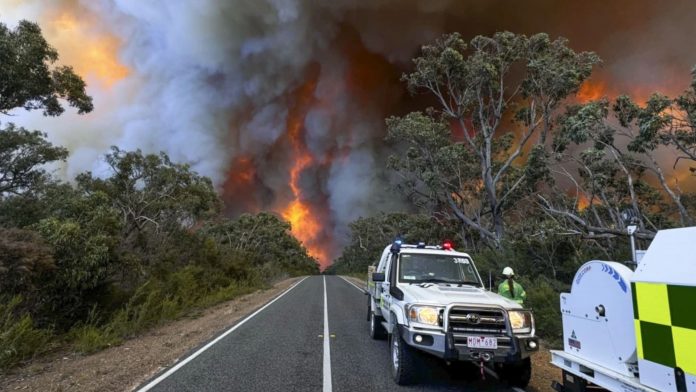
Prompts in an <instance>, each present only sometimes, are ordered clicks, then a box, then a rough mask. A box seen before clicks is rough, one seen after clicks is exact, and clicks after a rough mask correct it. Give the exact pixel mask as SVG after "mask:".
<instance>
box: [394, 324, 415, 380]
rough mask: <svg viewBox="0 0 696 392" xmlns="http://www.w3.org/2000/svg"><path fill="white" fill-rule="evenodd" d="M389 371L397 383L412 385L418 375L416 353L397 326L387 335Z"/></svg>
mask: <svg viewBox="0 0 696 392" xmlns="http://www.w3.org/2000/svg"><path fill="white" fill-rule="evenodd" d="M389 337H390V339H389V352H390V354H391V355H390V359H391V372H392V377H393V378H394V381H396V383H397V384H399V385H412V384H415V383H416V381H417V376H418V357H417V355H418V353H417V352H416V350H415V349H414V348H413V347H411V346H409V345H408V344H406V342H404V340H403V339H402V338H401V334H400V333H399V330H398V328H396V327H394V331H393V333H392V334H390V335H389Z"/></svg>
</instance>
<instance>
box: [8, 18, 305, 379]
mask: <svg viewBox="0 0 696 392" xmlns="http://www.w3.org/2000/svg"><path fill="white" fill-rule="evenodd" d="M0 53H1V54H0V60H1V61H2V67H0V115H3V114H8V113H9V112H10V111H11V110H15V109H21V108H23V109H26V110H43V112H44V114H45V115H47V116H55V115H59V114H61V113H62V112H63V110H64V108H63V107H62V106H61V102H65V101H67V103H69V104H70V105H71V106H74V107H76V108H77V110H78V112H79V113H86V112H89V111H91V110H92V100H91V98H90V97H89V96H87V95H86V94H85V90H84V88H85V84H84V82H83V81H82V80H81V79H80V78H79V76H77V75H75V74H74V73H73V71H72V69H71V68H70V67H54V66H53V64H54V62H55V61H56V60H57V58H58V54H57V53H56V52H55V50H53V49H52V48H51V47H50V46H49V45H48V44H47V43H46V41H45V40H44V38H43V37H42V35H41V31H40V29H39V27H38V26H37V25H36V24H33V23H30V22H26V21H25V22H21V23H20V24H19V26H18V27H17V28H16V29H14V30H10V29H8V28H7V27H6V26H5V25H3V24H1V23H0ZM6 118H8V119H11V117H6ZM0 119H2V117H0ZM68 154H69V152H68V151H67V150H66V149H65V148H62V147H60V146H54V145H53V144H51V143H50V142H49V141H48V140H47V139H46V135H45V134H43V133H41V132H40V131H31V130H27V129H24V128H21V127H16V126H15V125H13V124H11V123H3V124H0V371H3V369H5V370H6V369H8V368H10V367H12V366H15V365H16V364H18V363H20V362H21V361H23V360H25V359H28V358H31V357H33V356H35V355H38V354H41V353H43V352H46V351H49V350H52V349H54V348H56V347H65V346H68V347H74V348H75V349H77V350H78V351H81V352H84V353H89V352H94V351H97V350H100V349H102V348H105V347H108V346H111V345H114V344H118V343H119V342H121V341H122V340H123V339H126V338H128V337H131V336H133V335H134V334H137V333H138V332H141V331H143V330H146V329H148V328H151V327H153V326H156V325H158V324H159V323H161V322H162V321H164V320H171V319H175V318H178V317H181V316H183V315H186V314H189V313H190V312H191V311H193V310H194V309H197V308H204V307H207V306H210V305H212V304H215V303H218V302H221V301H225V300H228V299H231V298H234V297H237V296H239V295H242V294H245V293H249V292H252V291H254V290H257V289H259V288H263V287H265V286H267V285H268V284H269V283H270V282H271V281H273V280H276V279H280V278H283V277H288V276H295V275H302V274H315V273H318V266H317V263H316V260H314V259H313V258H311V257H310V256H309V255H308V254H307V251H306V249H305V248H304V247H303V246H302V245H301V244H300V242H299V241H297V240H296V239H295V238H294V237H293V236H292V235H291V234H290V225H289V224H288V223H287V222H285V221H283V220H282V219H280V218H279V217H278V216H276V215H273V214H270V213H258V214H247V215H242V216H240V217H238V218H236V219H228V218H225V217H224V216H222V215H221V213H220V208H221V202H220V200H219V199H218V196H217V194H216V192H215V189H214V188H213V185H212V182H211V180H210V179H208V178H206V177H203V176H200V175H199V174H197V173H195V172H194V171H192V170H191V168H190V167H189V166H187V165H184V164H179V163H176V162H172V161H171V160H170V159H169V157H168V156H167V155H166V154H163V153H160V154H145V153H143V152H141V151H139V150H138V151H123V150H120V149H118V148H116V147H114V148H112V150H111V152H110V153H108V154H106V156H105V157H104V166H105V167H106V168H107V170H105V171H104V172H103V173H100V174H99V175H98V176H97V175H94V174H93V173H90V172H84V173H81V174H79V175H78V176H76V177H75V178H74V179H72V180H71V181H70V182H61V181H59V180H58V179H56V178H55V177H54V176H53V175H52V174H51V171H50V170H49V169H48V168H50V167H56V166H55V165H56V164H59V163H60V162H61V161H64V160H65V159H66V158H67V157H68Z"/></svg>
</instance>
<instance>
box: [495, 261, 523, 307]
mask: <svg viewBox="0 0 696 392" xmlns="http://www.w3.org/2000/svg"><path fill="white" fill-rule="evenodd" d="M503 276H504V277H505V281H504V282H503V283H501V284H500V286H498V294H500V295H502V296H503V297H505V298H510V299H511V300H513V301H515V302H517V303H518V304H520V305H523V304H524V300H525V299H527V293H526V292H525V291H524V288H523V287H522V285H521V284H519V283H517V282H516V281H515V272H514V271H513V270H512V268H510V267H505V268H504V269H503Z"/></svg>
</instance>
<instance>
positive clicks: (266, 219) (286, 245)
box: [201, 212, 319, 276]
mask: <svg viewBox="0 0 696 392" xmlns="http://www.w3.org/2000/svg"><path fill="white" fill-rule="evenodd" d="M201 233H202V234H203V235H206V236H210V237H211V238H213V239H214V240H215V241H216V242H217V243H218V244H220V245H221V248H222V249H223V250H225V251H231V252H237V253H241V254H244V255H247V257H248V258H249V261H250V262H251V263H252V264H253V265H255V266H257V267H259V268H264V266H271V268H270V271H273V272H274V273H275V274H276V275H277V274H280V275H282V274H288V275H291V276H296V275H307V274H317V273H319V267H318V264H317V263H316V261H315V260H314V259H312V258H311V257H310V256H309V255H308V254H307V250H306V249H305V248H304V246H302V244H301V243H300V242H299V241H298V240H297V239H296V238H295V237H293V235H292V234H291V233H290V224H289V223H288V222H285V221H283V220H281V219H280V218H279V217H278V216H277V215H275V214H272V213H268V212H261V213H258V214H256V215H251V214H242V215H241V216H239V217H238V218H237V219H234V220H229V219H221V220H218V221H215V222H211V223H209V224H208V225H206V226H205V227H204V228H203V229H202V230H201Z"/></svg>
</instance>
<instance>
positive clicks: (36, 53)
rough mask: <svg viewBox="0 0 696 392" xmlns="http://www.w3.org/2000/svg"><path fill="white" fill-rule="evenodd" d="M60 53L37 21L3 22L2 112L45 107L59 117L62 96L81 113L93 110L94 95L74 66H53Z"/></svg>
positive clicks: (0, 33)
mask: <svg viewBox="0 0 696 392" xmlns="http://www.w3.org/2000/svg"><path fill="white" fill-rule="evenodd" d="M57 60H58V52H56V50H55V49H53V48H52V47H51V46H50V45H49V44H48V42H46V40H45V39H44V37H43V35H42V34H41V28H39V25H37V24H36V23H32V22H28V21H26V20H23V21H21V22H19V25H18V26H17V28H16V29H14V30H10V29H9V28H8V27H7V26H6V25H5V24H3V23H0V114H7V113H8V112H9V111H10V110H12V109H14V108H24V109H26V110H34V109H43V112H44V115H47V116H57V115H59V114H61V113H63V111H64V109H63V106H62V105H61V103H60V100H61V99H64V100H67V101H68V104H70V106H73V107H76V108H77V109H78V113H79V114H83V113H87V112H90V111H92V109H93V105H92V98H91V97H90V96H88V95H87V94H86V93H85V82H84V81H83V80H82V79H81V78H80V77H79V76H77V75H76V74H75V72H74V71H73V69H72V68H71V67H66V66H59V67H53V68H52V67H51V65H52V64H53V63H55V62H56V61H57Z"/></svg>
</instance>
